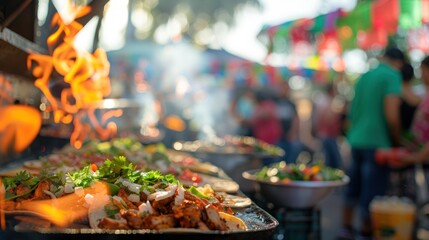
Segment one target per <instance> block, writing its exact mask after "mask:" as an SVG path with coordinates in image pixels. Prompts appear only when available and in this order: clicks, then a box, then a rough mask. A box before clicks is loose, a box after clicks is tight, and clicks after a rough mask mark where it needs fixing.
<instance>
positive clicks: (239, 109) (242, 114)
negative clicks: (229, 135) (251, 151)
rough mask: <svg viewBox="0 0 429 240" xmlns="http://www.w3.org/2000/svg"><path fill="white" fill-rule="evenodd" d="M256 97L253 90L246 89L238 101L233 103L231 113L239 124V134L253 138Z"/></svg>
mask: <svg viewBox="0 0 429 240" xmlns="http://www.w3.org/2000/svg"><path fill="white" fill-rule="evenodd" d="M255 105H256V97H255V94H254V93H253V90H252V89H244V92H243V93H241V94H240V96H239V97H238V99H236V100H235V101H232V104H231V113H232V115H233V117H234V118H235V119H236V121H237V122H238V124H239V129H238V132H237V134H238V135H241V136H252V126H251V121H252V116H253V112H254V110H255Z"/></svg>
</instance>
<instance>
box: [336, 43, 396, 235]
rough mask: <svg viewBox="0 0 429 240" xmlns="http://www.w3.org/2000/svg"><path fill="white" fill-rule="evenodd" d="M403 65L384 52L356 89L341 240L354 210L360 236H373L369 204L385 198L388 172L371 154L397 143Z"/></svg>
mask: <svg viewBox="0 0 429 240" xmlns="http://www.w3.org/2000/svg"><path fill="white" fill-rule="evenodd" d="M403 62H404V54H403V53H402V52H401V50H399V49H397V48H391V49H387V50H386V51H385V53H384V55H383V58H382V60H381V63H380V64H379V65H378V66H377V67H376V68H374V69H372V70H370V71H368V72H367V73H365V74H363V75H362V76H361V78H360V79H359V80H358V82H357V83H356V85H355V97H354V99H353V101H352V104H351V109H350V113H349V120H350V124H351V125H350V131H349V132H348V140H349V142H350V145H351V148H352V163H351V166H350V169H349V171H348V175H349V177H350V183H349V185H348V189H347V191H346V204H345V207H344V210H343V226H344V229H345V230H346V231H348V233H346V234H344V233H342V234H341V237H340V239H348V238H347V236H344V235H351V234H349V233H351V229H352V221H353V211H354V208H355V207H356V206H358V207H359V210H360V213H361V233H360V234H361V235H362V236H363V237H368V239H370V236H371V234H372V229H371V222H370V214H369V203H370V202H371V200H372V199H373V198H374V197H375V196H377V195H384V193H385V190H386V189H387V186H388V182H389V168H388V167H387V166H380V165H377V163H376V161H375V157H374V153H375V150H376V149H378V148H389V147H392V146H395V145H397V144H399V142H400V131H401V129H400V121H399V105H400V94H401V76H400V72H399V71H400V69H401V67H402V65H403ZM350 237H351V238H352V237H353V236H350Z"/></svg>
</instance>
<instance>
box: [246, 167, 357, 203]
mask: <svg viewBox="0 0 429 240" xmlns="http://www.w3.org/2000/svg"><path fill="white" fill-rule="evenodd" d="M259 171H260V169H254V170H249V171H245V172H243V177H244V178H245V179H247V180H250V181H254V182H257V183H258V184H259V186H260V191H261V194H262V196H263V197H264V198H265V199H266V200H267V201H268V202H271V203H273V204H274V205H275V206H277V207H290V208H311V207H314V206H316V204H317V203H319V202H320V201H321V200H322V199H323V198H325V197H326V196H327V195H328V194H329V193H331V192H332V190H333V189H334V188H336V187H341V186H344V185H346V184H347V183H348V182H349V177H347V176H344V178H343V179H342V180H340V181H291V182H289V183H284V182H270V181H264V180H260V179H257V178H256V176H255V173H257V172H259Z"/></svg>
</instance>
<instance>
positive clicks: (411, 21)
mask: <svg viewBox="0 0 429 240" xmlns="http://www.w3.org/2000/svg"><path fill="white" fill-rule="evenodd" d="M421 25H422V2H421V0H400V14H399V26H400V27H401V28H403V29H412V28H418V27H420V26H421Z"/></svg>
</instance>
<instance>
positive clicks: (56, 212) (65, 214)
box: [22, 182, 108, 227]
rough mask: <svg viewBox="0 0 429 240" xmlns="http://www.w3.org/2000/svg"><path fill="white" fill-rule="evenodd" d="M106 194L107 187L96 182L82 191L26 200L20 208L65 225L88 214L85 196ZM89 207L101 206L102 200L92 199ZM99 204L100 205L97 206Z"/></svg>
mask: <svg viewBox="0 0 429 240" xmlns="http://www.w3.org/2000/svg"><path fill="white" fill-rule="evenodd" d="M88 194H90V195H92V196H93V197H94V196H103V197H104V196H107V195H108V187H107V185H106V184H104V183H100V182H98V183H96V184H94V185H93V186H92V187H90V188H86V189H84V193H83V194H81V195H78V194H76V193H72V194H69V195H67V196H64V197H60V198H57V199H50V200H40V201H27V202H23V203H22V209H24V210H28V211H32V212H35V213H37V214H39V215H40V216H42V217H43V218H45V219H47V220H49V221H51V222H52V223H54V224H55V225H57V226H60V227H66V226H68V225H70V224H71V223H73V222H74V221H76V220H78V219H81V218H84V217H86V216H87V215H88V205H89V204H88V203H87V201H86V200H85V196H88ZM90 204H95V205H91V207H94V206H96V207H102V206H101V205H102V204H103V201H93V202H92V203H90ZM97 204H99V205H100V206H97Z"/></svg>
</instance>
